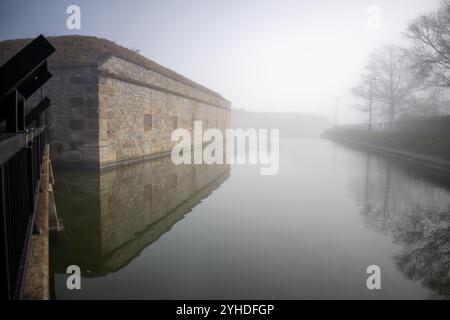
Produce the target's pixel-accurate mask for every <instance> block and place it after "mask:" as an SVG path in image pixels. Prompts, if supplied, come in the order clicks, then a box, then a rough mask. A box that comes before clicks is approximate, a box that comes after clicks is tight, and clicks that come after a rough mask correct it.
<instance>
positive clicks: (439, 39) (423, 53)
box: [406, 0, 450, 87]
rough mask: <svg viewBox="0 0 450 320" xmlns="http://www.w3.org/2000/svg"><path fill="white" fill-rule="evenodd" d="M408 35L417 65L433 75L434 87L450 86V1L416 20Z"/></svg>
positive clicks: (446, 0) (443, 2) (411, 25)
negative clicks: (412, 44) (411, 41)
mask: <svg viewBox="0 0 450 320" xmlns="http://www.w3.org/2000/svg"><path fill="white" fill-rule="evenodd" d="M406 35H407V36H408V37H409V38H411V39H412V40H413V43H414V51H413V55H412V57H413V58H414V60H415V63H416V66H417V67H418V68H420V69H421V70H422V71H423V72H426V73H428V74H430V75H431V76H432V77H430V79H432V80H433V82H432V83H433V85H437V86H441V87H450V0H443V1H442V3H441V5H440V7H439V9H438V10H437V11H435V12H431V13H428V14H424V15H421V16H419V17H418V18H416V19H415V20H414V21H413V22H412V23H411V24H410V25H409V27H408V29H407V32H406Z"/></svg>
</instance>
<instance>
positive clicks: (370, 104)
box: [369, 77, 377, 130]
mask: <svg viewBox="0 0 450 320" xmlns="http://www.w3.org/2000/svg"><path fill="white" fill-rule="evenodd" d="M375 80H377V78H375V77H373V78H371V79H370V92H369V130H372V87H373V81H375Z"/></svg>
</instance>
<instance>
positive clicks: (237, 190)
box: [50, 139, 450, 299]
mask: <svg viewBox="0 0 450 320" xmlns="http://www.w3.org/2000/svg"><path fill="white" fill-rule="evenodd" d="M55 192H56V194H55V197H56V204H57V207H58V214H59V215H60V216H61V217H62V219H63V221H64V230H63V231H62V232H60V233H59V234H58V235H57V236H54V237H52V239H51V251H50V256H51V279H52V285H53V287H54V289H53V297H54V298H56V299H197V298H199V299H347V298H354V299H392V298H404V299H430V298H435V299H440V298H449V297H450V177H449V176H448V175H447V176H445V175H443V174H439V173H437V172H434V171H431V170H428V169H425V168H421V167H419V166H416V165H412V164H410V163H408V162H404V161H400V160H394V159H391V158H386V157H384V156H380V155H376V154H373V153H367V152H365V151H362V150H356V149H351V148H349V147H346V146H343V145H339V144H335V143H333V142H330V141H326V140H321V139H317V140H282V141H280V170H279V173H278V174H277V175H274V176H261V175H260V174H259V167H258V166H257V165H232V166H228V165H213V166H208V165H200V166H199V165H195V166H194V165H181V166H175V165H173V164H172V163H171V161H170V158H166V159H160V160H156V161H149V162H143V163H138V164H134V165H129V166H126V167H121V168H118V169H111V170H107V171H102V172H101V173H99V172H95V171H61V170H58V171H57V172H56V185H55ZM69 265H78V266H79V267H80V268H81V273H82V279H81V290H69V289H68V288H67V286H66V280H67V278H68V276H69V275H68V274H66V268H67V266H69ZM369 265H378V266H379V267H380V269H381V289H380V290H369V289H368V288H367V286H366V279H367V277H368V276H369V275H368V274H367V273H366V269H367V267H368V266H369Z"/></svg>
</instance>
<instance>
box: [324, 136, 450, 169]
mask: <svg viewBox="0 0 450 320" xmlns="http://www.w3.org/2000/svg"><path fill="white" fill-rule="evenodd" d="M322 137H324V138H327V139H330V140H336V141H342V142H348V143H354V144H358V145H362V146H368V147H371V148H373V149H377V148H379V149H380V151H382V150H386V149H388V150H393V151H397V152H401V153H408V154H410V155H417V156H425V157H432V158H437V159H440V160H445V161H449V162H450V127H449V128H445V129H442V128H441V129H439V130H432V128H430V130H405V131H403V130H383V131H380V130H372V131H369V130H366V129H344V128H342V129H341V128H335V129H330V130H328V131H326V132H324V133H323V135H322Z"/></svg>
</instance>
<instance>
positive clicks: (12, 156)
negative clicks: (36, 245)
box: [0, 127, 47, 299]
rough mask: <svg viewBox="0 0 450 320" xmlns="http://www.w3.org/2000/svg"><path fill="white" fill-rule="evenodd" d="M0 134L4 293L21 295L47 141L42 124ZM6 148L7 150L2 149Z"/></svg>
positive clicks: (13, 297)
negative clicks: (18, 131) (10, 134)
mask: <svg viewBox="0 0 450 320" xmlns="http://www.w3.org/2000/svg"><path fill="white" fill-rule="evenodd" d="M1 136H2V134H0V139H1V140H0V148H1V150H2V151H3V153H2V155H1V158H0V213H1V223H0V225H1V231H0V232H1V236H2V238H3V239H4V243H3V246H2V249H1V253H2V254H1V257H2V260H4V261H1V264H2V268H4V270H3V275H4V276H3V279H2V288H4V290H2V291H3V295H4V298H6V299H19V298H20V297H21V295H22V285H23V277H24V270H25V266H26V262H27V253H28V244H29V240H30V238H31V234H32V232H33V226H34V214H33V213H34V212H35V211H36V204H37V197H38V193H39V185H40V176H41V166H42V155H43V152H44V148H45V144H46V143H47V132H46V129H45V128H44V127H42V128H39V129H37V130H35V131H33V132H31V133H23V134H19V135H14V136H10V137H8V136H7V137H3V139H2V137H1ZM5 152H6V153H5Z"/></svg>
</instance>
